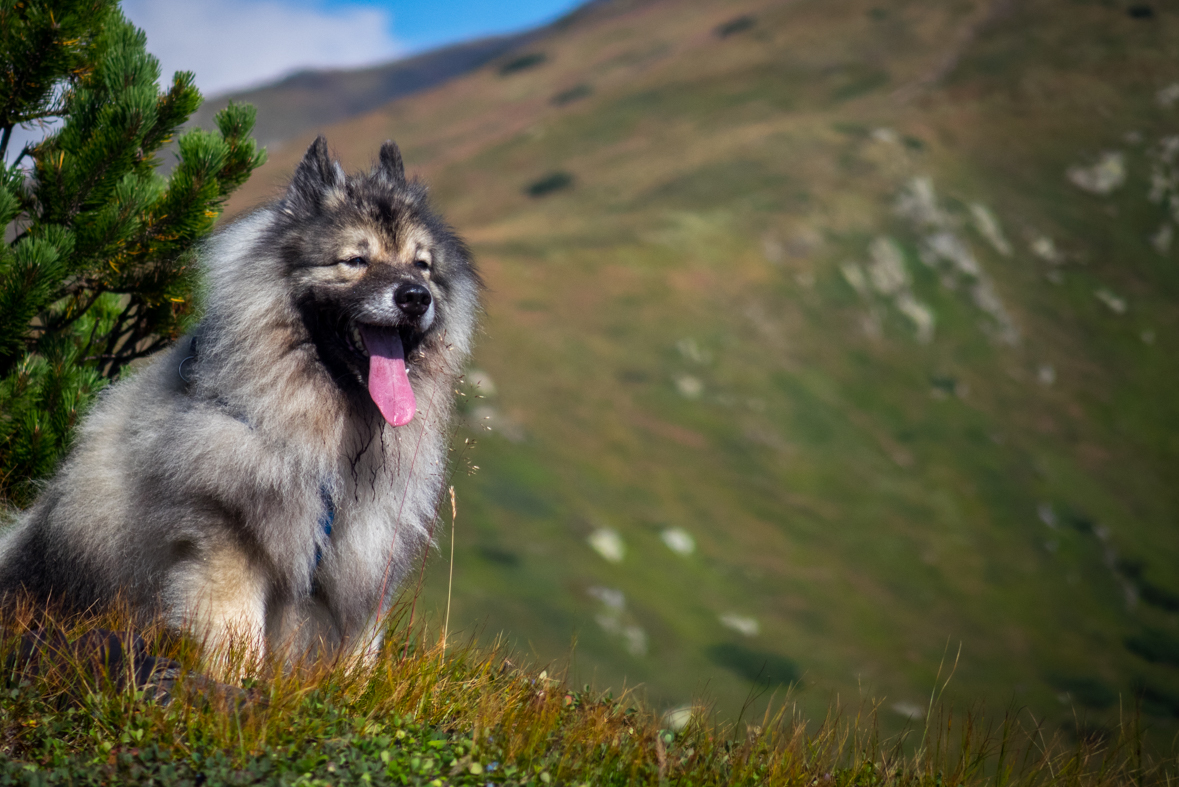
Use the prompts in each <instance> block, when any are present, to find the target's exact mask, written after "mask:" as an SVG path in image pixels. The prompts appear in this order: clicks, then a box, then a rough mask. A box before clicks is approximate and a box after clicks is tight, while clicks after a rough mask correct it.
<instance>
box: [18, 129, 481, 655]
mask: <svg viewBox="0 0 1179 787" xmlns="http://www.w3.org/2000/svg"><path fill="white" fill-rule="evenodd" d="M200 264H201V272H202V275H203V281H204V290H203V301H204V307H203V308H204V311H203V313H202V315H201V319H200V323H199V326H198V328H197V329H196V331H195V332H194V334H193V335H192V336H191V337H186V338H184V339H182V340H181V341H180V342H179V343H178V344H177V345H176V346H174V347H173V348H172V349H171V350H169V351H165V352H164V353H162V354H161V356H157V358H156V360H154V361H153V362H152V363H150V365H148V366H147V367H146V368H143V369H141V370H139V371H137V372H136V373H134V374H133V375H132V376H130V378H129V379H125V380H122V381H120V382H118V383H116V384H115V385H113V386H111V388H109V389H108V390H107V391H106V392H104V394H103V395H102V396H101V397H100V398H99V400H98V402H97V403H96V404H95V405H94V407H93V410H92V411H91V412H90V413H89V414H88V416H87V417H86V418H85V419H84V421H83V423H82V424H81V426H80V427H79V432H78V436H77V438H76V442H75V445H74V447H73V448H72V450H71V452H70V454H69V455H68V456H67V458H66V460H65V461H64V462H63V464H62V466H61V467H60V469H59V470H58V472H57V473H56V475H55V476H54V477H53V478H52V479H51V480H50V481H48V483H47V484H46V485H45V487H44V488H43V490H42V491H41V493H40V495H39V496H38V499H37V500H36V501H35V503H34V504H33V505H32V506H31V507H30V508H29V510H27V511H26V512H23V513H22V514H21V515H20V516H19V517H18V519H17V522H16V525H15V526H14V527H13V529H12V530H11V531H10V532H8V533H6V534H5V535H4V536H3V538H2V540H0V594H2V595H3V596H4V597H5V598H11V597H14V596H16V595H22V596H24V597H31V598H32V599H33V600H34V601H37V602H42V603H50V604H56V605H59V606H60V607H64V608H65V609H66V610H68V611H84V610H94V609H99V608H102V607H104V606H105V605H109V604H111V603H113V602H114V601H115V600H116V598H117V599H119V600H120V602H121V603H124V604H129V605H130V607H131V609H132V611H133V612H134V613H135V615H136V617H137V618H141V619H142V620H144V621H150V620H160V619H163V620H164V621H165V622H166V623H167V624H168V625H169V626H171V627H175V628H176V629H180V630H183V631H186V632H188V633H190V634H192V635H194V636H195V637H197V638H198V640H200V641H201V642H203V643H204V645H205V647H206V649H207V650H208V651H210V652H211V653H213V654H218V653H220V654H225V653H228V652H229V651H230V650H231V649H232V650H233V651H234V652H235V653H237V654H239V656H240V654H242V653H245V654H247V655H249V654H253V655H261V654H264V653H266V652H271V653H274V652H277V651H278V650H280V649H286V650H288V651H289V652H291V653H316V654H323V653H324V652H325V651H333V652H337V653H339V652H343V653H359V654H361V655H367V656H372V655H374V654H375V653H376V652H377V650H378V649H379V647H380V640H381V630H382V621H383V616H384V615H385V613H386V612H387V611H388V610H389V608H390V607H391V605H392V603H393V601H394V599H395V593H396V590H397V588H398V585H399V583H400V582H401V581H402V580H403V579H404V578H405V576H406V575H407V573H408V571H409V570H410V568H411V564H414V563H415V559H416V557H417V556H419V555H421V554H422V550H423V549H425V548H426V546H427V543H428V541H429V532H430V527H431V523H432V521H433V518H434V516H435V514H436V510H437V506H438V504H439V501H440V496H441V494H442V490H443V487H444V484H445V472H446V464H447V454H448V443H449V438H450V432H449V427H448V424H449V419H450V415H451V410H452V407H453V397H452V394H453V392H454V389H455V386H456V384H457V381H458V379H459V377H460V375H461V373H462V370H463V367H464V365H465V363H466V360H467V358H468V355H469V352H470V345H471V340H472V334H473V332H474V330H475V324H476V318H477V314H478V309H479V306H478V300H479V294H480V291H481V289H482V282H481V280H480V277H479V274H478V271H477V270H476V269H475V267H474V264H473V262H472V260H471V255H470V253H469V251H468V249H467V247H466V245H465V244H464V243H463V241H462V240H461V239H460V238H459V237H458V235H456V233H455V232H454V231H453V230H452V229H451V228H450V227H449V226H448V225H447V224H445V223H444V222H443V221H442V220H441V219H440V218H439V217H438V216H437V215H436V214H435V213H434V212H433V211H432V210H431V208H430V206H429V204H428V201H427V197H426V188H425V186H424V185H423V184H422V183H420V182H419V181H417V180H416V179H413V180H407V179H406V175H405V168H404V165H403V163H402V157H401V153H400V151H399V150H398V148H397V146H396V145H395V144H394V143H392V142H386V143H385V144H384V145H382V147H381V149H380V155H379V162H378V163H377V164H376V165H375V166H374V167H373V168H372V170H371V171H369V172H367V173H358V174H354V175H346V174H345V172H344V170H343V168H342V167H341V165H340V164H339V162H338V161H337V160H335V159H334V158H333V157H332V156H331V155H330V154H329V152H328V147H327V142H326V140H325V139H324V138H323V137H322V136H321V137H319V138H318V139H316V140H315V142H314V143H312V145H311V146H310V148H309V149H308V150H307V153H306V155H305V156H304V157H303V159H302V161H301V163H300V164H299V165H298V167H297V169H296V171H295V174H294V177H293V179H292V181H291V183H290V185H289V187H288V188H287V190H286V192H285V194H284V195H283V196H282V197H281V198H280V199H278V200H277V201H276V202H274V203H272V204H270V205H267V206H265V207H262V208H260V209H258V210H256V211H255V212H253V213H251V214H250V215H248V216H246V217H245V218H243V219H241V220H239V221H237V222H236V223H234V224H231V225H230V226H229V227H228V228H226V229H224V230H222V231H220V232H218V233H217V234H215V235H214V236H213V237H212V239H211V240H210V241H209V242H207V244H206V245H205V246H204V247H203V249H202V250H201V253H200Z"/></svg>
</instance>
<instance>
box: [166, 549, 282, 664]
mask: <svg viewBox="0 0 1179 787" xmlns="http://www.w3.org/2000/svg"><path fill="white" fill-rule="evenodd" d="M170 584H171V590H172V595H173V596H174V597H173V598H172V599H170V603H169V618H170V620H169V622H170V623H172V624H173V625H174V626H176V627H177V628H180V629H183V630H185V631H188V632H189V633H191V634H192V635H193V636H195V637H196V638H197V640H198V641H199V642H200V643H201V647H202V651H203V654H204V659H205V664H206V668H207V669H208V671H209V673H210V674H211V675H212V676H213V677H215V678H216V679H218V680H221V681H223V682H225V683H236V682H237V681H238V680H240V679H241V677H242V676H243V675H245V674H247V673H249V672H252V671H254V670H256V669H257V667H258V666H259V662H260V661H261V658H262V656H263V655H264V653H265V649H266V596H267V589H268V585H269V581H268V578H267V575H266V572H265V571H264V570H262V569H261V567H259V566H257V565H255V564H254V562H253V561H251V560H250V558H249V556H248V555H247V554H246V553H245V552H244V551H242V549H241V548H239V547H237V546H236V545H233V544H226V543H222V544H217V545H215V546H210V548H208V549H207V550H205V553H204V554H202V555H201V556H200V557H197V558H195V559H192V560H188V561H185V562H183V563H180V564H178V565H177V566H176V567H175V568H174V569H173V581H172V582H171V583H170Z"/></svg>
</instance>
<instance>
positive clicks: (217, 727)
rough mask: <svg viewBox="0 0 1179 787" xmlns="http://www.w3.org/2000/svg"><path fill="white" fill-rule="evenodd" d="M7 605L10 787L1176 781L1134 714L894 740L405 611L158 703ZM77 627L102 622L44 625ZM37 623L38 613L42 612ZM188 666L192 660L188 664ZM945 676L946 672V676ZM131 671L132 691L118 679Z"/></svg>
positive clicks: (162, 640)
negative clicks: (1063, 729) (372, 638)
mask: <svg viewBox="0 0 1179 787" xmlns="http://www.w3.org/2000/svg"><path fill="white" fill-rule="evenodd" d="M28 625H29V623H28V621H27V619H26V620H24V621H14V620H11V619H10V620H9V622H8V626H7V628H6V630H7V631H8V632H10V633H11V634H12V635H11V636H9V637H8V638H7V640H6V641H5V642H4V643H3V645H2V646H0V663H4V664H5V665H6V669H5V675H4V678H5V680H4V683H3V688H2V690H3V701H2V702H0V784H4V785H7V784H22V785H54V784H115V783H117V784H157V785H189V784H192V785H196V784H231V785H236V784H242V785H244V784H274V785H280V784H281V785H308V786H311V785H337V784H375V785H381V784H397V785H488V784H493V785H549V784H555V785H641V784H650V785H667V784H683V785H722V784H723V785H738V784H749V785H763V784H774V785H808V786H811V787H814V786H818V787H827V786H828V785H830V786H831V787H844V786H845V785H864V786H865V787H868V786H869V785H905V786H906V787H908V786H912V787H917V786H918V785H930V787H934V786H936V787H942V786H943V785H962V786H964V787H965V786H967V785H979V787H982V786H983V785H990V786H992V787H1007V786H1008V785H1012V786H1014V785H1044V787H1050V786H1053V785H1070V786H1072V785H1076V786H1077V787H1099V786H1100V785H1123V784H1125V785H1130V784H1133V785H1138V786H1141V785H1154V784H1159V785H1169V784H1172V783H1174V781H1175V779H1176V778H1179V760H1177V759H1176V757H1175V755H1174V754H1173V753H1172V754H1170V755H1168V756H1166V757H1164V758H1155V757H1151V756H1149V755H1147V754H1144V753H1143V749H1142V739H1141V730H1140V729H1139V723H1140V717H1138V716H1137V715H1136V714H1134V713H1132V712H1127V713H1126V714H1125V719H1126V721H1125V722H1124V723H1122V724H1120V725H1119V726H1118V727H1117V728H1116V729H1113V730H1086V729H1084V728H1083V726H1082V722H1081V721H1078V729H1079V730H1080V735H1079V738H1078V739H1077V740H1068V739H1065V738H1062V737H1061V736H1059V735H1056V736H1051V735H1048V734H1046V732H1045V730H1044V728H1043V726H1042V725H1041V724H1039V723H1037V722H1036V721H1035V719H1034V718H1032V716H1031V715H1030V714H1029V713H1027V712H1023V711H1017V710H1010V711H1008V712H1007V714H1006V715H1005V716H1004V717H1003V719H1002V720H1001V721H999V722H996V723H993V724H989V723H987V722H986V721H985V720H984V717H983V716H982V715H980V714H978V713H972V712H965V713H961V712H954V711H952V710H950V709H949V708H946V707H943V706H942V705H941V704H940V697H941V693H942V691H944V688H945V683H944V682H943V684H942V686H941V687H940V689H941V691H938V692H935V693H934V695H933V696H931V698H930V701H929V704H928V707H927V708H926V709H924V712H925V721H924V722H922V723H919V724H917V725H915V726H914V727H913V728H912V729H907V730H905V731H904V732H903V733H902V734H900V735H896V736H892V737H885V736H884V735H883V734H882V733H881V731H880V727H879V724H878V713H879V711H880V708H879V706H878V705H874V704H873V703H871V702H861V703H859V704H858V705H856V706H853V707H850V708H849V707H843V706H839V705H836V706H835V707H833V708H832V709H831V711H830V712H829V713H828V714H827V717H826V718H825V719H823V720H822V721H821V722H818V723H814V722H809V721H808V720H806V719H804V718H802V717H801V716H800V715H799V714H798V712H797V709H796V708H795V707H794V705H793V704H792V702H791V698H790V695H789V693H787V695H786V696H784V697H780V698H778V699H777V700H776V701H775V702H773V703H772V705H771V707H772V708H773V710H770V711H767V712H766V713H765V714H763V715H762V716H760V717H758V718H756V719H753V718H738V719H737V720H736V721H734V722H731V723H718V722H717V721H715V719H714V718H713V717H712V716H711V715H710V713H709V710H708V708H707V706H706V705H698V706H696V707H694V708H692V709H691V710H683V711H681V712H680V715H679V718H678V720H677V722H676V723H675V724H673V723H672V720H671V719H670V718H669V717H666V716H664V717H661V716H660V715H658V714H655V713H652V712H651V711H650V710H649V709H648V708H647V707H645V706H644V704H643V703H642V702H641V700H640V699H639V698H638V694H637V692H635V691H631V692H624V693H623V694H622V695H621V696H620V697H618V698H614V697H612V696H611V695H610V694H608V693H606V694H600V693H596V692H595V691H593V690H592V689H591V687H589V686H585V687H584V688H583V689H581V690H574V689H572V688H570V687H569V686H568V685H566V683H565V682H564V681H563V680H562V679H561V677H560V676H556V675H550V674H549V673H548V672H547V671H546V670H540V671H537V670H536V669H535V668H530V667H528V666H526V665H523V664H521V663H520V662H519V661H518V660H517V658H516V656H514V655H512V654H508V653H506V652H505V650H504V649H503V648H502V647H492V648H480V647H478V646H476V645H474V644H471V643H468V644H465V645H462V646H459V647H450V648H447V646H446V643H445V641H444V640H445V638H444V637H441V636H437V632H433V631H431V630H430V629H429V627H427V626H426V625H422V624H416V625H410V623H409V620H408V614H407V609H406V607H405V606H404V605H402V606H400V607H399V608H398V609H397V611H396V612H395V613H394V615H393V617H392V619H391V622H390V627H389V631H388V633H387V637H386V641H385V645H384V648H383V650H382V652H381V654H380V656H379V657H378V658H377V659H376V660H375V662H374V663H372V664H368V665H366V664H358V663H356V662H354V661H348V660H335V661H330V662H323V663H316V664H310V665H303V666H300V667H297V668H290V667H284V666H283V665H281V664H276V663H252V664H245V663H241V661H240V660H239V661H237V662H236V663H235V667H236V668H237V669H239V670H242V671H243V673H244V674H249V675H251V677H249V678H247V679H245V680H243V681H242V685H243V686H244V687H246V689H247V691H248V693H249V696H250V699H249V700H248V701H246V702H241V701H225V700H224V697H223V696H222V695H219V694H218V693H217V692H216V691H213V692H210V691H209V690H208V687H207V685H206V684H203V683H199V684H198V683H197V682H196V681H195V679H194V678H192V677H188V678H185V677H181V679H180V680H179V681H178V682H177V684H176V686H175V688H174V691H173V694H172V697H173V699H172V701H171V702H169V703H167V704H161V703H158V702H153V701H152V700H151V699H149V698H146V697H145V695H144V692H143V691H141V690H137V689H136V688H135V687H134V685H132V682H131V681H129V680H127V679H126V676H121V675H110V674H108V673H104V672H101V671H96V667H95V664H94V662H93V661H88V660H86V659H85V658H81V657H78V658H67V659H57V660H55V661H53V662H52V664H51V665H49V666H47V667H42V668H41V669H40V670H30V669H28V666H27V662H20V661H14V659H13V656H14V653H15V648H16V647H17V644H18V642H19V638H18V637H17V636H16V635H17V634H19V633H20V632H21V631H22V630H23V629H22V626H28ZM41 625H43V626H47V628H48V629H50V630H54V631H57V632H60V633H61V634H63V635H64V636H65V637H67V638H69V639H76V637H77V636H78V635H79V634H80V633H81V632H83V631H85V630H88V629H89V627H91V626H94V625H102V626H105V627H108V628H112V627H113V630H126V621H125V618H124V619H120V618H118V617H117V616H115V617H110V616H108V617H106V618H105V619H101V620H97V621H96V620H87V621H78V620H75V621H71V622H68V623H62V624H54V623H48V624H46V623H44V622H42V624H41ZM43 630H44V629H43ZM145 637H146V638H147V640H148V642H149V651H150V652H151V653H153V654H160V655H167V656H168V657H171V658H174V659H176V660H178V661H180V662H181V663H183V664H184V665H185V667H186V668H187V669H189V670H199V668H200V663H199V658H198V649H197V648H196V647H195V646H194V645H193V643H191V642H188V641H185V640H182V639H179V638H176V637H170V636H168V635H167V633H166V632H165V631H164V630H163V629H162V628H159V627H156V628H155V629H151V630H148V631H147V632H145ZM188 674H190V675H191V674H192V673H188ZM946 682H948V679H947V680H946ZM120 685H124V686H125V688H119V686H120Z"/></svg>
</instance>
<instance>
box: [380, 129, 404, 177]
mask: <svg viewBox="0 0 1179 787" xmlns="http://www.w3.org/2000/svg"><path fill="white" fill-rule="evenodd" d="M380 174H382V175H384V176H385V177H386V178H388V179H389V180H391V181H392V182H393V183H395V184H401V183H405V163H404V162H402V160H401V149H400V148H398V147H397V143H396V142H394V141H393V140H391V139H387V140H385V144H383V145H381V165H380Z"/></svg>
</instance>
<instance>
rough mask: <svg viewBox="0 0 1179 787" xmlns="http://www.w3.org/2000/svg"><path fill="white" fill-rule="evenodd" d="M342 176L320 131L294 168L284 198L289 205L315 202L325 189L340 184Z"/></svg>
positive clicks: (320, 198)
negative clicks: (293, 173) (293, 174)
mask: <svg viewBox="0 0 1179 787" xmlns="http://www.w3.org/2000/svg"><path fill="white" fill-rule="evenodd" d="M344 178H345V176H344V168H343V167H341V166H340V162H338V161H336V160H335V159H333V158H332V156H331V154H330V153H329V152H328V146H327V138H326V137H324V136H323V134H320V135H319V136H318V137H316V138H315V141H314V142H312V143H311V147H309V148H307V153H306V154H305V155H304V156H303V160H302V161H300V162H299V166H298V167H296V168H295V176H294V178H292V179H291V185H290V187H289V188H288V189H287V193H286V198H285V200H284V201H285V202H286V203H287V206H288V207H289V208H293V207H314V206H317V205H319V204H320V202H321V200H322V198H323V196H324V194H326V193H327V192H328V191H330V190H332V189H335V188H341V187H343V185H344Z"/></svg>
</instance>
